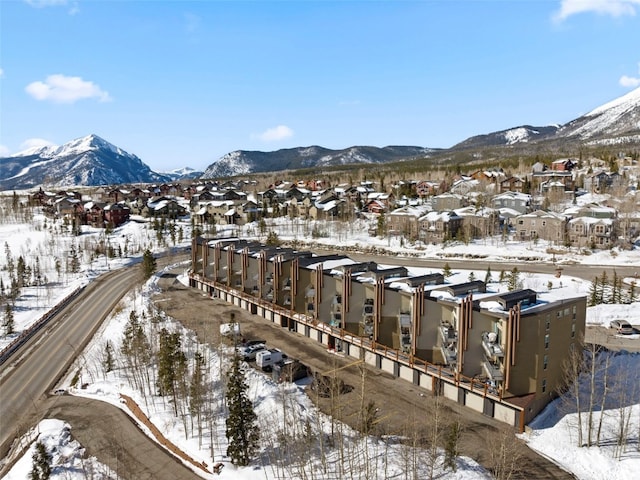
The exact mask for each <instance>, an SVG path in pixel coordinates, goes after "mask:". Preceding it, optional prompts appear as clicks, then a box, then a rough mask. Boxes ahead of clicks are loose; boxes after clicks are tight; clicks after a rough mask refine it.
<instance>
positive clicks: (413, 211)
mask: <svg viewBox="0 0 640 480" xmlns="http://www.w3.org/2000/svg"><path fill="white" fill-rule="evenodd" d="M429 208H430V207H429V206H427V205H417V206H405V207H402V208H397V209H395V210H393V211H392V212H389V213H388V214H387V215H386V217H385V220H386V222H387V231H388V232H389V233H390V234H392V235H403V236H405V237H408V238H417V237H418V230H419V228H418V220H419V219H420V217H422V216H423V215H424V214H425V213H427V212H428V211H429Z"/></svg>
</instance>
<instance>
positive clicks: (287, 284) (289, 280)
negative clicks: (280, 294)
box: [282, 278, 291, 290]
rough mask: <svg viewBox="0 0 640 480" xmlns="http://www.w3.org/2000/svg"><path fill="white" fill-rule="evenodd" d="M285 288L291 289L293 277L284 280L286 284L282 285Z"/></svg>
mask: <svg viewBox="0 0 640 480" xmlns="http://www.w3.org/2000/svg"><path fill="white" fill-rule="evenodd" d="M282 289H283V290H291V279H290V278H287V280H286V281H285V282H284V285H283V286H282Z"/></svg>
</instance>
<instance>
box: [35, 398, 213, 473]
mask: <svg viewBox="0 0 640 480" xmlns="http://www.w3.org/2000/svg"><path fill="white" fill-rule="evenodd" d="M44 406H45V408H46V411H47V416H48V417H49V418H57V419H60V420H64V421H66V422H68V423H69V424H70V425H71V433H72V435H73V436H74V438H75V439H76V440H78V442H80V444H81V445H82V446H83V447H85V448H86V449H87V453H88V454H89V455H93V456H95V457H96V458H98V460H99V461H100V462H101V463H103V464H106V465H108V466H109V468H111V470H113V471H114V472H116V473H117V474H118V478H124V479H136V480H147V479H148V480H176V479H191V478H193V479H196V478H201V477H199V476H198V475H196V474H195V473H193V472H192V471H191V470H190V469H188V468H187V467H185V466H184V465H183V464H182V463H180V462H179V461H178V460H177V459H176V458H175V457H174V456H173V455H170V454H168V453H167V451H166V450H164V449H163V448H162V447H161V446H159V445H158V444H157V443H156V442H154V441H153V440H151V439H150V438H149V437H147V436H146V435H145V434H144V433H142V431H141V430H140V429H139V428H138V427H137V426H136V425H135V424H134V423H133V421H132V420H131V418H130V417H129V416H128V415H127V414H126V413H124V412H123V411H122V410H120V409H119V408H117V407H114V406H113V405H110V404H108V403H105V402H101V401H99V400H91V399H88V398H82V397H72V396H69V395H62V396H55V397H51V398H49V400H48V401H47V402H46V403H45V405H44Z"/></svg>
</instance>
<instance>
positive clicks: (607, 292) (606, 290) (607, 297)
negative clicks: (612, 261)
mask: <svg viewBox="0 0 640 480" xmlns="http://www.w3.org/2000/svg"><path fill="white" fill-rule="evenodd" d="M599 297H600V302H599V303H611V287H610V286H609V278H608V277H607V271H606V270H603V271H602V277H600V295H599Z"/></svg>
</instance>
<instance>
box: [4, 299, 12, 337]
mask: <svg viewBox="0 0 640 480" xmlns="http://www.w3.org/2000/svg"><path fill="white" fill-rule="evenodd" d="M4 328H5V330H6V334H7V335H11V334H12V333H13V332H14V330H13V328H14V321H13V309H12V308H11V305H9V304H8V303H7V304H6V305H5V306H4Z"/></svg>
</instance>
